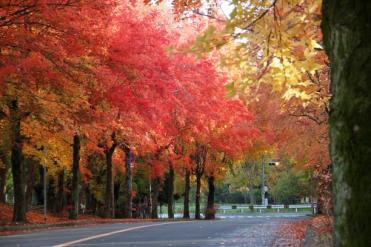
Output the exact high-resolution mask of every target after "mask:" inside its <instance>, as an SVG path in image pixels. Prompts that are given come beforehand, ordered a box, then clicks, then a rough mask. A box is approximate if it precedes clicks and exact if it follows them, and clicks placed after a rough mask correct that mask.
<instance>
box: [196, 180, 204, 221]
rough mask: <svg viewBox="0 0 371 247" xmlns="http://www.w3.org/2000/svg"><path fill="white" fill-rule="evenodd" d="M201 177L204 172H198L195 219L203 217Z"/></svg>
mask: <svg viewBox="0 0 371 247" xmlns="http://www.w3.org/2000/svg"><path fill="white" fill-rule="evenodd" d="M201 177H202V173H196V201H195V204H196V211H195V219H198V220H199V219H201V209H200V204H201Z"/></svg>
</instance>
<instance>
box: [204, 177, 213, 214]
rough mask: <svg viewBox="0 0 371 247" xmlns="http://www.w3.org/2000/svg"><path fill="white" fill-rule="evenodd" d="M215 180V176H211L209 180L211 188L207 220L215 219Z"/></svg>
mask: <svg viewBox="0 0 371 247" xmlns="http://www.w3.org/2000/svg"><path fill="white" fill-rule="evenodd" d="M214 181H215V178H214V176H209V177H208V178H207V183H208V186H209V193H208V194H207V207H206V212H205V219H208V220H210V219H215V207H214V201H215V200H214V198H215V184H214Z"/></svg>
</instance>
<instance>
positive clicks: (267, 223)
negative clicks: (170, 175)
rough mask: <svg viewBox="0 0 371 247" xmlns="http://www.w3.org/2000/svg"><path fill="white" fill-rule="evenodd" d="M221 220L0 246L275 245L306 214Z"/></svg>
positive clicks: (88, 231)
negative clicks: (285, 228) (285, 226)
mask: <svg viewBox="0 0 371 247" xmlns="http://www.w3.org/2000/svg"><path fill="white" fill-rule="evenodd" d="M220 217H221V219H219V220H214V221H207V220H200V221H174V222H143V223H115V224H100V225H93V226H85V227H76V228H63V229H53V230H47V231H41V232H35V233H30V234H22V235H11V236H0V246H1V247H5V246H28V247H42V246H55V247H62V246H102V247H103V246H107V247H108V246H110V247H111V246H124V247H125V246H130V247H152V246H153V247H165V246H174V247H188V246H192V247H195V246H213V247H216V246H231V247H244V246H249V247H254V246H272V245H273V243H277V239H280V241H281V243H282V240H283V241H284V240H285V236H282V235H280V234H279V229H280V227H282V225H283V224H286V223H287V222H288V221H292V220H300V219H304V218H305V215H304V214H283V213H281V214H255V215H221V216H220ZM283 243H284V242H283ZM284 245H285V244H284ZM286 246H289V245H286Z"/></svg>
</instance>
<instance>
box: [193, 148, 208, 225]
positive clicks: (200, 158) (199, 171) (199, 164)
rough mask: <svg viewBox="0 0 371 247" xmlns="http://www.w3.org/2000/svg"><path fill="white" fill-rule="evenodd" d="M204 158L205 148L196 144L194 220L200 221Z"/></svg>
mask: <svg viewBox="0 0 371 247" xmlns="http://www.w3.org/2000/svg"><path fill="white" fill-rule="evenodd" d="M205 158H206V147H205V146H204V145H202V144H197V151H196V171H195V172H196V199H195V204H196V210H195V219H201V208H200V207H201V178H202V175H203V173H204V165H205Z"/></svg>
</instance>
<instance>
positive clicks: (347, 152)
mask: <svg viewBox="0 0 371 247" xmlns="http://www.w3.org/2000/svg"><path fill="white" fill-rule="evenodd" d="M370 23H371V1H363V0H324V2H323V22H322V31H323V34H324V41H325V48H326V51H327V53H328V55H329V58H330V63H331V93H332V95H333V97H332V99H331V112H330V152H331V159H332V165H333V192H334V215H335V238H334V239H335V246H369V244H370V243H371V234H370V233H371V224H370V222H371V214H370V213H369V212H371V191H370V188H371V186H370V181H371V169H370V161H371V148H370V147H371V128H370V122H371V42H370V40H371V28H370Z"/></svg>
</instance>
